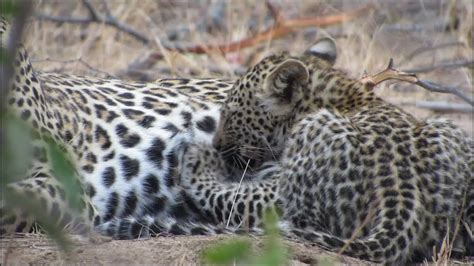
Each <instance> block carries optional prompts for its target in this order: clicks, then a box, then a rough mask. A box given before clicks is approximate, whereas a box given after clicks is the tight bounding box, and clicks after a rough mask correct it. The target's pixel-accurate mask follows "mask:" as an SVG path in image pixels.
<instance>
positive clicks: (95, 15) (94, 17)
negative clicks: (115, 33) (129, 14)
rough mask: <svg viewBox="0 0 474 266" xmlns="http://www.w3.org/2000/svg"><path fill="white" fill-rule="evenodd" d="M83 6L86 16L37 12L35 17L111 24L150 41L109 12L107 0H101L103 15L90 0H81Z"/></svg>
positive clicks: (82, 22)
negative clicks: (65, 15) (51, 14)
mask: <svg viewBox="0 0 474 266" xmlns="http://www.w3.org/2000/svg"><path fill="white" fill-rule="evenodd" d="M82 2H83V3H84V6H85V7H86V8H87V11H88V12H89V15H88V16H87V17H63V16H58V17H57V16H50V15H45V14H38V15H36V18H38V19H39V20H46V21H52V22H57V23H75V24H88V23H103V24H106V25H109V26H112V27H114V28H116V29H118V30H120V31H123V32H125V33H127V34H129V35H130V36H132V37H134V38H135V39H137V40H139V41H140V42H142V43H144V44H148V43H150V39H149V38H148V37H147V36H146V35H145V34H143V33H141V32H139V31H137V30H135V29H133V28H132V27H130V26H128V25H127V24H125V23H123V22H120V21H119V20H117V18H116V17H115V16H113V15H112V13H111V12H110V9H109V6H108V4H107V2H106V1H105V0H104V1H102V3H103V6H104V10H105V15H104V16H103V15H101V14H99V12H98V11H97V10H96V9H95V8H94V6H93V5H92V3H91V2H90V0H82Z"/></svg>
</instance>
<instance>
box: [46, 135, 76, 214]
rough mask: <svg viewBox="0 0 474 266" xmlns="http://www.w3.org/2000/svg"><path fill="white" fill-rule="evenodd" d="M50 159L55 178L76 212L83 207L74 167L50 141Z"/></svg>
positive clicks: (63, 152) (63, 153)
mask: <svg viewBox="0 0 474 266" xmlns="http://www.w3.org/2000/svg"><path fill="white" fill-rule="evenodd" d="M48 145H49V149H48V151H49V158H50V160H51V167H52V170H53V174H54V176H55V177H56V178H57V179H58V181H59V182H60V183H61V184H62V185H63V187H64V190H65V192H66V193H65V194H66V198H67V199H68V202H69V204H70V206H71V207H72V208H74V209H76V210H80V209H81V207H83V206H81V197H80V196H81V191H82V188H81V185H80V184H79V183H78V182H77V181H76V180H77V176H76V175H75V170H74V166H73V165H72V164H71V161H70V160H69V159H68V158H67V156H66V154H65V151H63V150H62V149H61V148H60V147H59V146H58V145H57V144H56V143H55V142H54V141H52V140H50V141H48Z"/></svg>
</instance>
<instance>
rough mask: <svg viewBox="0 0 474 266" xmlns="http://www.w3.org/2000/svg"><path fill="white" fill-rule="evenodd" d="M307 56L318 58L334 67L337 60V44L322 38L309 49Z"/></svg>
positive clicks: (306, 52)
mask: <svg viewBox="0 0 474 266" xmlns="http://www.w3.org/2000/svg"><path fill="white" fill-rule="evenodd" d="M305 54H306V55H312V56H315V57H318V58H320V59H322V60H324V61H326V62H328V63H329V64H330V65H331V66H332V65H334V63H335V62H336V59H337V49H336V43H335V42H334V40H333V39H330V38H322V39H320V40H318V41H316V42H315V43H314V44H313V45H312V46H311V47H309V49H308V50H306V51H305Z"/></svg>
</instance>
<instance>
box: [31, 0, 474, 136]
mask: <svg viewBox="0 0 474 266" xmlns="http://www.w3.org/2000/svg"><path fill="white" fill-rule="evenodd" d="M109 2H110V3H109V6H110V9H111V11H112V14H113V15H114V16H116V18H117V19H119V20H120V21H122V22H124V23H127V24H128V25H129V26H131V27H133V28H135V29H137V30H139V31H140V32H142V33H144V34H146V35H147V36H148V37H149V39H152V40H154V42H152V43H151V44H150V45H149V46H145V45H143V43H141V42H139V41H137V40H136V39H134V38H133V37H130V36H129V35H127V34H125V33H123V32H120V31H117V30H116V29H114V28H112V27H109V26H107V25H102V24H89V25H76V24H67V23H63V24H58V23H52V22H46V21H38V20H35V19H31V21H30V23H29V24H28V27H27V34H26V36H27V38H26V43H27V47H28V49H29V51H30V53H31V55H32V57H33V58H34V62H35V63H34V66H35V67H36V68H37V69H41V70H44V71H61V72H67V73H75V74H86V75H96V76H104V75H105V73H109V74H111V75H113V76H117V75H118V74H119V73H121V72H122V71H124V70H126V69H127V68H128V67H129V66H130V64H131V63H132V62H134V61H135V60H137V59H143V58H144V57H145V56H146V55H147V54H149V53H150V52H151V51H161V52H163V53H164V54H165V58H164V60H161V61H159V62H158V63H157V64H156V65H155V66H153V67H151V68H149V69H147V70H146V71H145V72H146V74H147V77H148V79H149V80H154V79H157V78H160V77H172V76H178V77H209V76H219V77H230V78H234V77H236V73H239V72H241V71H242V70H245V69H246V68H247V67H248V66H250V65H252V64H254V63H255V62H256V61H257V60H259V59H261V58H262V57H264V56H265V55H268V54H271V53H273V52H276V51H282V50H287V51H290V52H292V53H294V54H298V53H301V52H303V51H304V50H305V49H306V48H307V47H309V46H310V45H311V44H312V43H313V42H314V41H315V40H316V39H318V38H321V37H325V36H330V37H333V38H335V40H336V41H337V44H338V52H339V57H338V60H337V63H336V66H337V67H339V68H342V69H344V70H346V71H347V72H348V73H349V74H350V75H351V76H353V77H361V76H362V75H363V73H364V71H367V72H368V73H375V72H377V71H380V70H382V69H384V67H385V66H386V64H387V62H388V60H389V58H394V60H395V66H396V67H397V68H398V69H402V70H403V69H413V68H418V67H420V66H431V65H436V64H440V63H442V62H445V61H455V60H458V59H472V58H473V50H472V48H473V46H472V45H473V35H472V32H473V27H472V23H473V22H472V14H473V3H472V2H471V1H469V0H465V1H457V2H456V3H455V5H454V7H453V8H452V7H451V5H450V2H445V1H441V0H440V1H439V2H436V1H399V2H396V1H393V2H391V3H390V2H388V1H387V2H383V3H379V2H374V4H375V6H376V10H375V11H374V12H371V13H368V14H367V15H366V16H363V17H361V18H359V19H357V20H355V21H351V22H347V23H344V24H342V25H335V26H331V27H328V28H324V29H306V30H300V31H296V32H295V33H292V34H290V35H288V36H287V37H286V38H282V39H278V40H273V41H271V42H268V43H264V44H261V45H258V46H255V47H251V48H247V49H244V50H241V51H238V52H234V53H229V54H226V55H221V54H218V53H212V52H210V53H209V54H205V55H195V54H182V53H177V52H166V51H165V50H163V49H162V44H166V45H169V44H172V45H181V46H182V45H187V44H204V43H207V44H221V43H225V42H229V41H235V40H239V39H241V38H244V37H247V36H250V35H252V34H255V32H257V31H262V30H264V29H266V28H267V27H268V26H270V25H272V23H273V22H272V17H271V15H270V13H269V11H268V9H267V7H266V6H265V4H264V2H263V1H260V2H255V3H254V2H252V1H233V2H230V3H228V4H225V5H223V7H222V13H221V15H224V17H225V19H221V20H220V23H221V24H220V28H221V29H218V27H214V29H212V27H211V26H212V25H213V24H212V21H211V18H210V14H211V13H212V12H215V10H216V6H219V1H217V0H215V1H200V2H193V1H170V0H168V1H165V0H161V1H143V0H130V1H118V0H117V1H109ZM93 3H94V5H95V6H96V7H97V8H98V10H99V11H103V10H102V9H101V2H100V1H94V2H93ZM366 3H367V2H366V1H346V2H343V1H340V2H339V1H336V2H333V1H328V2H325V1H318V2H314V1H291V0H286V1H279V2H278V4H277V6H279V7H281V10H282V14H283V15H284V16H285V17H287V18H295V17H314V16H317V15H321V16H322V15H328V14H334V13H337V12H341V11H344V10H353V9H355V8H357V7H360V6H362V5H365V4H366ZM35 6H36V9H35V10H36V12H37V13H41V14H48V15H55V16H86V15H87V11H86V9H85V8H84V6H83V5H82V4H81V2H80V1H59V0H56V1H38V3H37V4H36V5H35ZM209 7H212V8H209ZM445 18H448V19H449V18H450V19H451V20H452V19H453V18H456V19H457V20H458V21H459V25H458V27H457V28H456V29H454V30H451V31H443V30H439V29H438V30H433V28H435V27H436V25H437V24H439V23H442V22H443V21H444V19H445ZM206 23H207V26H208V27H210V28H211V29H212V30H211V31H206V30H205V28H206V27H200V26H199V25H206ZM413 25H416V26H418V27H421V28H423V29H425V30H396V28H397V27H398V28H410V27H413ZM171 38H175V39H171ZM446 43H448V45H447V46H446V47H444V48H439V49H432V50H428V49H426V51H425V50H423V47H432V46H436V45H440V44H446ZM449 43H452V44H451V45H449ZM453 43H454V44H453ZM420 48H422V51H425V52H418V53H417V54H416V55H415V56H414V57H412V58H410V57H408V58H407V56H409V55H410V54H411V53H412V52H414V51H416V50H417V49H420ZM76 59H79V60H76ZM400 62H401V63H402V64H399V63H400ZM472 76H473V71H472V68H471V69H469V68H454V69H438V70H436V71H431V72H429V73H426V74H421V77H422V78H424V79H428V80H432V81H435V82H439V83H442V84H447V85H451V86H458V87H460V88H462V89H463V90H464V92H465V93H467V94H468V95H472V93H473V90H472V84H473V83H472V82H473V81H472ZM377 91H378V92H379V94H380V95H382V97H384V98H385V99H387V100H388V101H390V102H393V103H395V104H399V105H401V106H403V107H404V108H405V109H406V110H407V111H409V112H411V113H413V114H415V116H417V117H419V118H427V117H430V116H433V115H436V113H434V112H432V111H430V110H426V109H421V108H417V107H415V106H414V105H415V104H416V102H417V101H422V100H428V101H442V102H447V103H448V104H449V103H460V102H461V101H459V99H457V98H456V97H455V96H453V95H442V94H437V93H430V92H427V91H424V90H423V89H421V88H417V87H415V86H413V85H407V84H403V83H391V84H388V85H387V84H383V85H381V86H379V87H378V88H377ZM443 116H446V117H448V118H450V119H453V120H454V121H455V123H456V124H458V125H459V126H461V127H462V128H463V129H464V130H466V131H467V132H468V133H469V134H470V135H471V136H472V135H473V127H472V114H461V113H450V114H443Z"/></svg>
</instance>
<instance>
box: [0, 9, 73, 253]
mask: <svg viewBox="0 0 474 266" xmlns="http://www.w3.org/2000/svg"><path fill="white" fill-rule="evenodd" d="M18 11H19V6H18V1H14V0H11V1H8V0H6V1H4V0H2V1H0V16H1V17H3V18H7V19H11V17H12V16H14V15H16V14H17V13H18ZM6 39H7V38H2V40H1V41H4V40H6ZM0 46H1V47H0V48H1V51H0V62H1V63H2V64H3V65H5V64H12V63H13V62H12V60H11V59H12V57H13V56H12V55H8V54H7V53H6V52H5V48H4V47H5V46H6V45H5V44H2V45H0ZM2 67H4V66H2ZM10 78H11V77H3V76H2V79H3V80H2V81H1V86H2V88H1V89H2V90H6V89H8V85H9V79H10ZM1 100H5V99H1ZM0 125H1V127H0V147H1V149H0V184H1V185H0V195H1V200H2V201H3V203H4V206H6V209H5V210H3V212H2V213H1V214H0V215H8V214H9V212H10V211H11V210H13V209H21V210H22V211H24V212H25V213H28V214H29V215H31V217H33V219H34V220H35V221H36V222H37V223H38V224H39V225H40V226H41V228H42V229H44V231H45V232H46V233H47V235H48V236H49V237H51V238H52V239H53V240H54V241H55V242H56V243H57V244H58V246H59V247H60V248H61V249H62V250H64V251H68V250H69V249H70V248H71V242H70V240H69V239H68V238H67V237H66V235H65V233H64V230H63V228H61V227H60V226H58V225H57V220H56V218H57V217H52V216H51V215H49V214H48V213H47V212H46V211H45V209H44V206H42V205H41V204H40V203H39V201H35V200H33V199H32V198H31V197H28V196H27V195H25V194H22V193H18V192H17V191H14V190H12V189H9V188H8V186H7V184H9V183H12V182H15V181H19V180H21V179H23V178H25V177H27V176H26V175H27V174H28V170H29V167H30V165H31V162H32V160H33V154H34V152H33V147H32V142H33V140H32V134H31V133H32V130H31V128H30V127H29V126H28V125H27V124H26V123H24V122H23V121H21V120H20V119H18V118H16V117H15V116H13V115H12V114H10V113H9V112H7V111H6V110H4V109H2V110H1V113H0ZM47 144H48V146H49V147H48V150H49V151H50V152H49V158H50V159H51V161H52V169H53V173H55V174H56V175H57V176H61V179H60V180H59V182H61V183H62V184H63V185H64V189H65V191H66V193H67V195H68V200H70V202H71V206H79V205H78V204H79V201H78V200H79V197H78V196H79V194H78V193H77V189H78V188H77V185H76V184H75V182H74V168H73V167H72V165H71V164H70V163H69V162H68V160H67V158H66V156H65V154H64V152H62V151H61V149H60V148H59V147H58V146H57V144H55V143H54V142H51V141H50V142H48V143H47Z"/></svg>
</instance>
